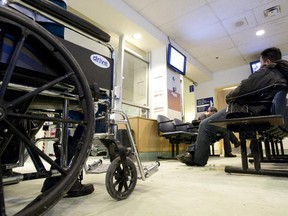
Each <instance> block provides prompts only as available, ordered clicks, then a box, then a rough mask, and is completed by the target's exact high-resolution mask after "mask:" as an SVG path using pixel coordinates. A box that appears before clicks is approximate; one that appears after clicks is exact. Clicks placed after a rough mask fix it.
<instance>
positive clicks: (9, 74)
mask: <svg viewBox="0 0 288 216" xmlns="http://www.w3.org/2000/svg"><path fill="white" fill-rule="evenodd" d="M25 39H26V36H25V35H24V34H22V35H21V38H20V40H19V41H18V43H17V45H16V46H15V50H14V52H13V54H12V58H11V60H10V62H9V65H8V68H7V70H6V71H5V76H4V78H3V81H2V84H1V86H0V101H3V97H4V95H5V92H6V90H7V88H8V84H9V82H10V80H11V77H12V74H13V71H14V69H15V67H16V62H17V60H18V58H19V55H20V53H21V49H22V47H23V44H24V42H25Z"/></svg>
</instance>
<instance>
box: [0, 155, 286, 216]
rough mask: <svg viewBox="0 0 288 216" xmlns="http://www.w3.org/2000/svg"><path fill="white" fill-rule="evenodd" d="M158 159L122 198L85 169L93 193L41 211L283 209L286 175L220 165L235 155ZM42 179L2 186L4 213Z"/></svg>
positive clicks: (276, 215)
mask: <svg viewBox="0 0 288 216" xmlns="http://www.w3.org/2000/svg"><path fill="white" fill-rule="evenodd" d="M93 160H95V158H89V161H90V162H91V161H93ZM104 163H105V161H104ZM160 163H161V165H160V167H159V171H158V172H157V173H155V174H154V175H152V176H151V177H150V178H148V179H146V180H145V181H142V180H140V179H139V180H138V182H137V185H136V188H135V190H134V191H133V193H132V194H131V196H130V197H129V198H128V199H126V200H122V201H116V200H114V199H112V197H110V195H109V194H108V192H107V191H106V187H105V173H103V174H86V175H85V176H84V183H92V184H93V185H94V187H95V191H94V193H93V194H91V195H88V196H85V197H79V198H64V199H62V200H61V201H60V202H59V203H58V204H56V206H54V207H53V208H52V209H51V210H50V211H49V212H48V213H47V214H46V215H49V216H55V215H57V216H61V215H69V216H78V215H81V216H82V215H83V216H92V215H93V216H94V215H95V216H96V215H97V216H102V215H103V216H110V215H111V216H114V215H121V216H126V215H127V216H128V215H129V216H133V215H135V216H142V215H143V216H148V215H149V216H162V215H163V216H182V215H183V216H186V215H197V216H209V215H211V216H212V215H213V216H217V215H221V216H226V215H227V216H238V215H239V216H240V215H241V216H242V215H245V216H258V215H259V216H260V215H261V216H271V215H273V216H284V215H287V212H288V205H287V196H288V179H287V178H285V177H271V176H256V175H245V174H227V173H225V172H224V167H225V165H236V166H240V164H241V159H240V157H239V156H238V157H237V158H224V157H211V158H210V159H209V164H208V165H207V166H205V167H188V166H186V165H184V164H181V163H179V162H178V161H176V160H166V161H164V160H163V161H160ZM143 164H144V165H145V164H146V162H145V163H143ZM287 166H288V165H287ZM42 182H43V180H33V181H26V182H20V183H19V184H16V185H11V186H5V194H6V195H7V200H6V203H7V204H6V205H7V206H6V208H7V209H9V211H8V215H12V214H13V211H17V208H18V206H20V205H21V204H22V203H23V202H25V199H29V198H32V197H33V196H35V193H37V192H38V191H35V188H37V187H41V184H42ZM16 194H17V198H16ZM19 194H21V196H20V197H19ZM22 194H23V195H22ZM8 195H9V196H8ZM5 198H6V197H5Z"/></svg>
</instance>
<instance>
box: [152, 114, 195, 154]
mask: <svg viewBox="0 0 288 216" xmlns="http://www.w3.org/2000/svg"><path fill="white" fill-rule="evenodd" d="M176 121H177V120H176ZM157 122H158V135H159V136H162V137H164V138H166V139H167V140H169V143H170V144H171V146H172V149H171V156H172V158H175V147H176V155H178V154H179V144H180V143H186V144H188V143H189V144H191V143H192V142H193V140H195V138H196V136H197V134H196V133H192V132H188V131H187V127H185V126H184V125H183V122H182V123H181V127H182V129H183V130H176V128H177V127H178V129H179V128H180V125H177V126H176V124H175V120H174V121H173V120H171V119H169V118H168V117H166V116H164V115H158V116H157Z"/></svg>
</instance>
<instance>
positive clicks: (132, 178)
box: [105, 157, 137, 200]
mask: <svg viewBox="0 0 288 216" xmlns="http://www.w3.org/2000/svg"><path fill="white" fill-rule="evenodd" d="M126 159H127V167H126V169H124V167H123V165H122V164H121V160H120V157H117V158H115V159H114V160H113V161H112V163H111V165H110V166H109V167H108V170H107V173H106V180H105V183H106V189H107V191H108V193H109V194H110V196H111V197H112V198H113V199H115V200H124V199H126V198H128V197H129V195H130V194H131V193H132V192H133V190H134V188H135V186H136V183H137V169H136V166H135V164H134V162H133V161H132V160H131V159H130V158H126Z"/></svg>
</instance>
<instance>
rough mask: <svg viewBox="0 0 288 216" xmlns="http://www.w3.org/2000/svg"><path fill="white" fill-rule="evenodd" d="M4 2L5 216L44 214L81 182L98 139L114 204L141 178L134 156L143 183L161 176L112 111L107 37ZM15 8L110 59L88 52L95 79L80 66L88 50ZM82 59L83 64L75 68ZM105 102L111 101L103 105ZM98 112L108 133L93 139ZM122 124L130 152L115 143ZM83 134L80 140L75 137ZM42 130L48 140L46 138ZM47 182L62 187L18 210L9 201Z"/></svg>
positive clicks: (42, 5)
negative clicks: (18, 189) (24, 185)
mask: <svg viewBox="0 0 288 216" xmlns="http://www.w3.org/2000/svg"><path fill="white" fill-rule="evenodd" d="M3 2H4V1H0V3H2V4H3V5H0V48H1V52H0V77H1V80H0V122H1V123H0V143H1V145H0V165H1V170H0V208H1V215H42V214H45V212H47V211H48V210H49V209H51V208H52V207H53V206H54V205H55V204H56V203H57V202H58V201H59V200H60V199H61V198H62V197H63V196H64V195H65V194H66V193H67V191H69V189H70V188H71V186H72V185H73V184H74V182H75V180H76V179H77V178H78V177H79V176H80V177H81V172H82V170H83V167H85V163H86V161H87V158H88V156H89V153H90V150H91V145H92V141H93V139H95V138H97V139H99V140H100V141H101V142H103V143H104V145H105V146H106V147H107V149H108V152H109V157H110V161H111V165H110V166H109V167H108V170H107V174H106V188H107V191H108V192H109V194H110V195H111V196H112V197H113V198H114V199H116V200H122V199H125V198H127V197H128V196H129V195H130V194H131V193H132V192H133V190H134V188H135V185H136V182H137V178H138V177H137V168H136V165H135V164H134V162H133V161H132V159H131V155H134V156H135V158H136V160H137V163H138V169H139V170H140V174H141V178H142V179H143V180H145V178H147V177H149V176H150V175H151V174H152V173H153V172H155V171H156V170H157V168H158V166H159V163H156V164H155V165H153V167H149V168H143V167H142V164H141V161H140V159H139V155H138V153H137V149H136V147H135V143H134V142H133V139H132V135H131V129H130V125H129V121H128V118H127V116H126V115H125V113H123V112H121V111H117V110H113V108H112V104H113V96H112V93H111V92H112V91H113V67H114V60H113V56H114V51H113V48H112V47H111V46H110V45H109V44H108V42H109V40H110V36H109V35H108V34H107V33H105V32H103V31H102V30H101V29H99V28H97V27H95V26H93V25H92V24H90V23H88V22H86V21H85V20H83V19H81V18H79V17H77V16H75V15H74V14H72V13H70V12H68V11H66V10H63V9H62V8H60V7H57V6H55V5H54V4H52V3H50V2H48V1H46V0H15V1H8V2H6V1H5V4H4V3H3ZM10 3H15V4H19V5H21V6H24V7H27V8H29V9H31V10H33V11H36V12H37V13H39V14H41V15H43V16H45V17H47V18H49V19H51V20H53V21H55V22H57V23H60V24H61V25H63V26H65V27H66V28H69V29H70V30H72V31H75V32H76V33H78V34H80V35H81V36H84V37H87V38H89V40H92V41H93V42H96V43H97V44H99V45H100V46H103V47H104V48H107V50H108V53H109V54H110V56H109V57H107V56H103V55H101V54H99V53H96V54H95V53H94V52H93V53H94V54H91V53H89V52H88V53H87V52H85V53H84V54H86V55H88V57H89V58H90V59H91V61H92V63H91V61H90V63H91V64H93V65H94V67H95V65H96V66H97V69H96V71H95V73H94V71H89V65H88V64H87V62H86V63H84V64H81V66H80V61H82V60H83V59H82V60H81V58H83V55H84V54H83V55H82V53H81V50H85V51H87V49H85V48H83V49H81V47H79V46H77V45H75V44H73V43H71V42H69V41H66V40H63V39H61V38H57V37H55V36H54V35H52V34H51V33H49V32H48V31H47V30H45V29H44V28H42V27H41V26H40V25H39V24H37V23H36V22H33V21H32V20H31V19H29V18H27V17H26V16H24V15H23V14H21V13H19V12H17V11H16V10H14V9H11V8H10V7H9V4H10ZM77 53H79V54H80V57H81V58H80V57H79V59H77V60H76V58H75V55H76V54H77ZM98 58H100V60H99V59H98ZM101 58H104V59H105V60H106V61H107V62H106V61H105V63H106V64H105V65H104V66H103V65H102V66H99V61H100V62H102V63H103V59H101ZM85 61H87V60H85ZM86 67H88V69H87V68H86ZM87 70H88V71H87ZM94 70H95V69H94ZM95 82H98V84H96V83H95ZM103 95H104V96H106V95H108V97H106V98H104V99H103V98H102V97H103ZM100 104H104V105H105V106H106V111H105V112H104V113H105V115H103V117H101V118H103V119H105V122H106V124H105V130H103V131H101V133H95V128H96V130H97V118H96V127H95V116H96V113H97V109H95V107H97V106H98V105H100ZM115 114H120V115H121V116H123V118H122V119H120V120H115V119H113V118H112V116H113V115H115ZM117 121H118V123H119V122H120V123H123V122H124V124H125V125H126V126H127V128H128V134H129V137H130V139H131V141H132V143H133V145H132V147H131V148H126V147H125V146H123V145H122V144H121V143H120V142H119V141H118V140H117V139H116V132H117ZM79 127H80V128H81V130H80V133H78V132H79V131H78V132H77V129H78V128H79ZM42 128H43V129H44V133H41V131H42V130H41V129H42ZM47 128H53V129H55V133H53V134H52V133H51V131H50V132H49V133H47ZM76 135H77V136H76ZM71 137H74V140H73V142H75V143H76V145H75V146H76V147H75V148H73V149H71V146H70V145H69V144H70V143H71ZM44 142H49V143H50V142H53V143H57V145H58V146H59V148H60V153H59V162H56V161H55V158H54V157H53V155H52V156H51V155H50V154H49V153H46V152H45V150H44V149H43V147H44ZM41 143H43V146H41ZM71 152H73V154H72V155H71V154H69V153H71ZM27 158H30V160H31V161H32V164H33V171H29V172H18V170H17V171H16V172H15V171H14V170H15V168H19V167H23V166H24V164H25V163H26V161H27ZM49 177H58V179H59V181H57V183H56V184H55V185H54V186H53V187H51V188H50V189H49V190H47V191H45V192H42V193H41V192H40V191H41V188H36V187H35V190H36V191H37V192H36V193H35V196H36V197H35V198H29V199H28V198H25V194H19V197H17V199H16V200H18V201H19V200H20V201H19V203H20V204H19V205H20V206H21V207H18V206H17V207H15V203H14V202H15V201H13V200H12V201H11V199H9V192H8V193H6V192H7V190H5V187H13V186H14V184H18V183H20V182H22V181H28V180H35V179H46V178H49ZM20 184H21V183H20Z"/></svg>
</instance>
